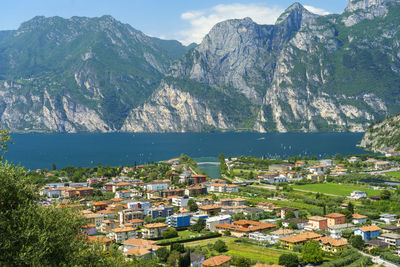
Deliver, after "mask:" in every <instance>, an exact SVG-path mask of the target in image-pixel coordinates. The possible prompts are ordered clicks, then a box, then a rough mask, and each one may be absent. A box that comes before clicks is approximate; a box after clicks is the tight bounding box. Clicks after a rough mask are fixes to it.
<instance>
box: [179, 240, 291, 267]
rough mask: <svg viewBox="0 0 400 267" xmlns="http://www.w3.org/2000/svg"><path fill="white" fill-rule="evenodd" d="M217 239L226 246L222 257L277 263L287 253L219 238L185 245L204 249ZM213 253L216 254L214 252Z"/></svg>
mask: <svg viewBox="0 0 400 267" xmlns="http://www.w3.org/2000/svg"><path fill="white" fill-rule="evenodd" d="M218 239H220V240H222V241H224V242H225V243H226V245H227V246H228V252H225V253H223V254H224V255H230V256H236V257H245V258H249V259H251V260H252V261H257V262H260V263H267V264H271V263H275V264H276V263H278V260H279V256H280V255H282V254H284V253H288V251H286V250H281V249H275V248H264V247H261V246H257V245H252V244H247V243H236V242H234V241H235V238H232V237H219V238H214V239H207V240H199V241H193V242H189V243H185V246H186V247H193V246H201V247H205V246H207V245H208V244H210V243H211V244H213V243H215V241H217V240H218ZM213 253H216V252H215V251H214V252H213Z"/></svg>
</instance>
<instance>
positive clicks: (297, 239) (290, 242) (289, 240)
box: [280, 232, 322, 250]
mask: <svg viewBox="0 0 400 267" xmlns="http://www.w3.org/2000/svg"><path fill="white" fill-rule="evenodd" d="M321 237H322V235H320V234H316V233H314V232H306V233H303V234H299V235H293V236H287V237H283V238H281V239H280V241H281V247H283V248H286V249H289V250H293V249H294V248H295V247H296V246H302V245H304V244H305V243H306V242H308V241H312V240H316V239H318V238H321Z"/></svg>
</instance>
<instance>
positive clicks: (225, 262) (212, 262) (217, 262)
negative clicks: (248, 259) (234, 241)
mask: <svg viewBox="0 0 400 267" xmlns="http://www.w3.org/2000/svg"><path fill="white" fill-rule="evenodd" d="M231 259H232V258H231V257H229V256H225V255H219V256H215V257H211V258H209V259H207V260H205V261H203V263H202V264H201V266H202V267H214V266H218V267H230V262H231Z"/></svg>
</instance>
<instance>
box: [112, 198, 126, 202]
mask: <svg viewBox="0 0 400 267" xmlns="http://www.w3.org/2000/svg"><path fill="white" fill-rule="evenodd" d="M110 200H111V201H112V202H120V201H123V199H122V198H112V199H110Z"/></svg>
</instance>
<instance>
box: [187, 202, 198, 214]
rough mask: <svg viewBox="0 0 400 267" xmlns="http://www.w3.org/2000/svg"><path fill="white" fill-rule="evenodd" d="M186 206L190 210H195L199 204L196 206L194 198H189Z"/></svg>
mask: <svg viewBox="0 0 400 267" xmlns="http://www.w3.org/2000/svg"><path fill="white" fill-rule="evenodd" d="M188 207H189V210H190V212H196V211H198V210H199V206H197V203H196V201H195V200H194V199H189V201H188Z"/></svg>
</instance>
